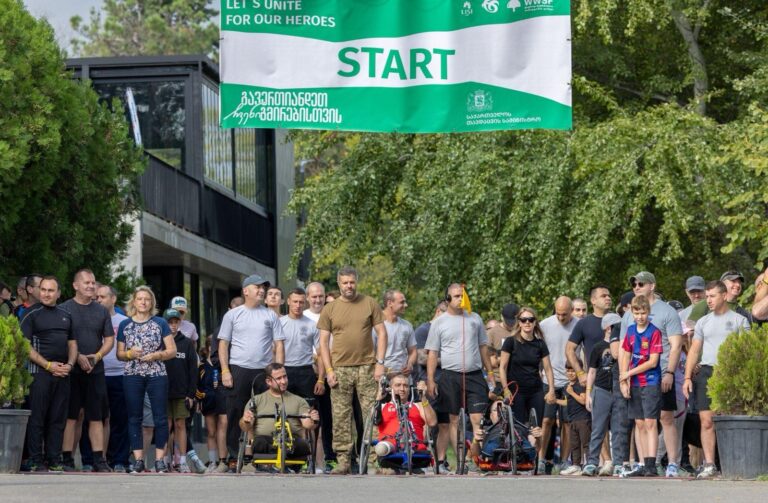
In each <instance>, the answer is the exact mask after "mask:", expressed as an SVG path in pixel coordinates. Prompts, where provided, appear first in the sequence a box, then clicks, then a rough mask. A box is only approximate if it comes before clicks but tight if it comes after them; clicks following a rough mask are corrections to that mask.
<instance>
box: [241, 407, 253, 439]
mask: <svg viewBox="0 0 768 503" xmlns="http://www.w3.org/2000/svg"><path fill="white" fill-rule="evenodd" d="M238 425H239V426H240V430H241V431H244V432H246V433H248V432H251V431H254V430H255V429H256V415H255V414H254V413H253V411H252V410H251V408H250V407H246V408H245V410H244V411H243V417H241V418H240V421H239V422H238Z"/></svg>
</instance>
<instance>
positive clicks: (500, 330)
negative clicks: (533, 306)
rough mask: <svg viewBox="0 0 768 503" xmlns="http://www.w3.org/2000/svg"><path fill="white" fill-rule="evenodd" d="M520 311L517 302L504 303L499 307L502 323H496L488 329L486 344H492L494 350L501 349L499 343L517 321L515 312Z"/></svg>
mask: <svg viewBox="0 0 768 503" xmlns="http://www.w3.org/2000/svg"><path fill="white" fill-rule="evenodd" d="M519 312H520V308H519V307H518V306H517V304H512V303H510V304H505V305H504V307H503V308H501V319H502V320H503V323H501V324H500V325H496V326H495V327H493V328H491V329H490V330H488V345H489V346H492V347H493V348H494V349H495V350H497V351H499V350H501V343H502V342H504V339H506V338H507V337H509V336H510V335H511V334H512V328H514V326H515V323H517V313H519Z"/></svg>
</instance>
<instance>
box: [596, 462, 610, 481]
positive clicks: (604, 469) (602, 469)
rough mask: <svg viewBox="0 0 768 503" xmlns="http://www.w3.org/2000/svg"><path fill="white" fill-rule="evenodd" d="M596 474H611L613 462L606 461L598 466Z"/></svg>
mask: <svg viewBox="0 0 768 503" xmlns="http://www.w3.org/2000/svg"><path fill="white" fill-rule="evenodd" d="M597 474H598V475H599V476H601V477H610V476H611V475H613V463H612V462H610V461H606V462H605V463H604V464H603V466H601V467H600V471H598V472H597Z"/></svg>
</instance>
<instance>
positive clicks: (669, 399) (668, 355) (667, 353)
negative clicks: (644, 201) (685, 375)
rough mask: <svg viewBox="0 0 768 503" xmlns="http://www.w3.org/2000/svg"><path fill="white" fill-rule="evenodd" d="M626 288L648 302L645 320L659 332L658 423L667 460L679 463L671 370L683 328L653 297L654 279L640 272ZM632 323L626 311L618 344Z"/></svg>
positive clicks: (671, 472)
mask: <svg viewBox="0 0 768 503" xmlns="http://www.w3.org/2000/svg"><path fill="white" fill-rule="evenodd" d="M629 284H630V286H631V287H632V291H633V292H634V294H635V297H637V296H639V295H644V296H645V297H646V298H647V299H648V302H650V304H651V313H650V315H649V317H648V319H649V320H650V322H651V323H653V325H654V326H655V327H657V328H658V329H659V330H660V331H661V344H662V347H663V350H664V352H663V353H662V354H661V358H660V361H659V365H660V367H661V372H662V374H661V375H662V377H661V392H662V394H661V418H660V419H661V424H662V430H663V434H664V445H665V446H666V448H667V456H668V458H669V459H670V460H678V459H680V458H679V453H680V448H681V436H680V435H679V432H678V431H677V430H678V428H677V424H676V423H675V415H676V414H677V412H678V411H677V396H676V394H675V370H676V369H677V365H678V363H679V362H680V351H681V349H682V335H683V326H682V323H680V316H679V315H678V314H677V311H675V309H674V308H673V307H672V306H670V305H669V304H667V303H666V302H664V301H663V300H661V299H660V298H658V297H657V296H656V294H655V290H656V276H654V275H653V274H652V273H650V272H648V271H641V272H639V273H637V274H636V275H634V276H632V277H631V278H630V279H629ZM633 323H634V318H633V317H632V310H631V309H630V310H628V311H626V312H625V313H624V317H623V318H622V319H621V329H620V334H619V336H620V338H621V341H622V342H623V341H624V337H625V336H626V335H627V328H628V327H629V326H630V325H632V324H633ZM670 465H672V466H671V467H668V468H667V476H670V477H676V476H677V464H676V463H672V462H671V463H670Z"/></svg>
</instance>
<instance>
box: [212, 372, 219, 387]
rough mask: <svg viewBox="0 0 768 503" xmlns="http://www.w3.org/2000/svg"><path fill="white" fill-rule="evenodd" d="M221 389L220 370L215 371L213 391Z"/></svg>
mask: <svg viewBox="0 0 768 503" xmlns="http://www.w3.org/2000/svg"><path fill="white" fill-rule="evenodd" d="M218 387H219V369H213V389H216V388H218Z"/></svg>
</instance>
